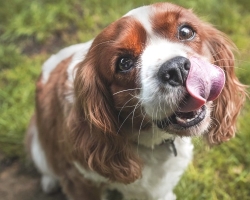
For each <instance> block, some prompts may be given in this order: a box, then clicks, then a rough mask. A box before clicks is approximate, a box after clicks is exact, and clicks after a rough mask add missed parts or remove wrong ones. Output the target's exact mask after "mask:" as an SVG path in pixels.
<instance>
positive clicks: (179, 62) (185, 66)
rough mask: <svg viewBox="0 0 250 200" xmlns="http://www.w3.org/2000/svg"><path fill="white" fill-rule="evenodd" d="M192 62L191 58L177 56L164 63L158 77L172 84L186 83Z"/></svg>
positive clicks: (165, 82) (163, 81)
mask: <svg viewBox="0 0 250 200" xmlns="http://www.w3.org/2000/svg"><path fill="white" fill-rule="evenodd" d="M190 67H191V63H190V61H189V59H187V58H185V57H182V56H177V57H174V58H172V59H170V60H168V61H167V62H165V63H163V65H162V66H161V67H160V69H159V71H158V74H157V75H158V78H159V80H160V81H161V82H162V83H164V84H167V83H168V84H170V85H171V86H180V85H183V86H184V85H185V82H186V79H187V76H188V72H189V69H190Z"/></svg>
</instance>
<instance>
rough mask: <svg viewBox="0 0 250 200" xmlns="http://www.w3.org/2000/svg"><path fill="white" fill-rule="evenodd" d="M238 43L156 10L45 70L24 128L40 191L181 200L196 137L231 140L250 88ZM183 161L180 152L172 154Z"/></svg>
mask: <svg viewBox="0 0 250 200" xmlns="http://www.w3.org/2000/svg"><path fill="white" fill-rule="evenodd" d="M233 47H234V45H233V44H232V43H231V42H230V41H229V40H228V39H227V38H226V37H225V35H224V34H223V33H221V32H220V31H218V30H216V29H215V28H213V27H212V26H211V25H209V24H207V23H205V22H203V21H201V20H200V19H199V18H197V17H196V15H194V14H193V13H192V11H191V10H187V9H184V8H182V7H179V6H176V5H173V4H170V3H157V4H153V5H149V6H143V7H140V8H137V9H134V10H131V11H130V12H128V13H127V14H126V15H125V16H123V17H122V18H121V19H119V20H117V21H115V22H113V23H112V24H110V25H109V26H108V27H106V28H105V29H104V30H103V31H102V32H101V33H100V34H99V35H98V36H97V37H96V38H95V39H93V40H92V41H89V42H87V43H83V44H77V45H73V46H70V47H68V48H65V49H63V50H61V51H60V52H59V53H57V54H56V55H53V56H52V57H50V58H49V59H48V60H47V61H46V62H45V63H44V65H43V69H42V74H41V76H40V78H39V80H38V82H37V90H36V112H35V115H34V117H33V118H32V120H31V123H30V126H29V129H28V135H27V136H28V140H29V150H30V153H31V157H32V160H33V161H34V163H35V165H36V167H37V168H38V169H39V171H40V172H41V174H42V188H43V190H44V191H45V192H47V193H50V192H53V191H54V190H55V189H56V188H57V187H58V185H60V186H61V187H62V190H63V192H64V193H65V194H66V195H67V197H68V198H69V199H72V200H100V199H106V197H105V196H106V195H105V194H106V192H105V191H107V190H113V189H115V190H118V191H119V192H120V193H121V194H122V196H123V199H126V200H131V199H139V200H170V199H175V195H174V193H173V188H174V187H175V185H176V184H177V182H178V180H179V179H180V176H181V175H182V173H183V172H184V170H185V168H186V167H187V165H188V164H189V162H190V161H191V159H192V149H193V146H192V143H191V139H190V136H199V135H205V138H207V140H208V141H209V143H210V144H217V143H221V142H224V141H227V140H229V139H230V138H231V137H233V136H234V135H235V122H236V117H237V115H238V113H239V111H240V109H241V107H242V104H243V102H244V99H245V87H244V85H242V84H241V83H240V82H239V81H238V79H237V78H236V76H235V72H234V56H233V53H232V51H231V49H232V48H233ZM176 154H177V155H176Z"/></svg>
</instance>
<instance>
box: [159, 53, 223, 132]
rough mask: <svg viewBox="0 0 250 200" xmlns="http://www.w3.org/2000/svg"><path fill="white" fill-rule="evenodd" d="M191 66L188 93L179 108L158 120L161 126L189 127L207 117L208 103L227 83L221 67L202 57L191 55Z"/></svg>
mask: <svg viewBox="0 0 250 200" xmlns="http://www.w3.org/2000/svg"><path fill="white" fill-rule="evenodd" d="M189 60H190V63H191V67H190V70H189V73H188V76H187V79H186V83H185V87H186V90H187V95H186V97H185V98H184V99H182V101H181V102H180V105H179V106H178V110H176V111H175V112H174V114H172V115H171V116H168V117H167V118H165V119H163V120H162V119H161V120H156V122H155V123H156V124H157V126H158V127H159V128H161V129H165V128H168V127H171V129H173V128H174V129H177V130H179V129H189V128H192V127H194V126H199V124H200V123H201V122H202V121H203V120H204V119H205V117H206V110H207V109H206V103H207V102H209V101H213V100H215V99H216V98H217V97H218V96H219V95H220V93H221V91H222V89H223V87H224V84H225V74H224V72H223V70H222V69H221V68H219V67H218V66H215V65H212V64H210V63H208V62H206V61H204V60H202V59H199V58H196V57H191V58H190V59H189Z"/></svg>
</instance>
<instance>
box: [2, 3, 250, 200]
mask: <svg viewBox="0 0 250 200" xmlns="http://www.w3.org/2000/svg"><path fill="white" fill-rule="evenodd" d="M153 2H154V1H153V0H151V1H150V0H127V1H126V2H125V1H124V2H119V1H117V0H109V1H101V0H82V1H81V0H53V1H51V0H25V1H24V0H9V1H1V5H0V152H2V154H4V155H5V156H6V157H16V158H23V157H24V150H23V136H24V133H25V130H26V127H27V124H28V121H29V118H30V116H31V114H32V112H33V110H34V89H35V84H34V83H35V81H36V79H37V77H38V75H39V73H40V70H41V64H42V63H43V61H45V59H47V58H48V57H49V56H50V54H51V53H55V52H56V51H58V50H59V49H60V48H62V47H65V46H67V45H70V44H75V43H79V42H85V41H87V40H89V39H91V38H93V37H95V36H96V34H98V33H99V31H100V30H102V29H103V28H104V27H105V26H106V25H108V24H109V23H110V22H112V21H114V20H115V19H117V18H119V17H121V16H122V15H124V14H125V13H126V12H128V11H129V10H130V9H132V8H135V7H138V6H141V5H146V4H150V3H153ZM171 2H173V3H176V4H179V5H182V6H184V7H186V8H192V9H193V10H194V12H195V13H197V14H198V15H199V16H201V17H202V18H203V19H204V20H205V21H208V22H210V23H212V24H214V25H215V26H216V27H217V28H218V29H220V30H222V31H223V32H225V33H226V34H228V35H229V37H230V38H231V39H232V40H233V41H234V42H235V43H236V45H237V47H238V48H239V52H240V54H239V55H236V60H237V73H238V76H239V78H240V80H241V81H242V82H243V83H245V84H250V78H249V77H250V67H249V65H250V58H249V55H250V54H249V52H250V1H249V0H223V1H217V0H175V1H174V0H173V1H171ZM249 110H250V104H249V103H247V104H246V106H245V109H244V111H243V112H242V114H241V117H240V120H239V129H238V134H237V136H236V138H234V139H232V140H231V141H229V142H227V143H225V144H223V145H220V146H217V147H214V148H212V149H209V148H208V147H207V146H206V145H205V144H204V143H203V142H202V141H201V139H195V140H194V143H195V155H194V162H193V163H192V164H191V165H190V166H189V168H188V170H187V172H186V173H185V175H184V176H183V178H182V180H181V182H180V183H179V185H178V186H177V188H176V193H177V196H178V199H184V200H194V199H199V200H203V199H204V200H210V199H211V200H221V199H230V200H231V199H235V200H236V199H237V200H239V199H243V200H245V199H250V174H249V171H250V153H249V152H250V144H249V143H250V133H249V132H250V125H249V121H250V112H249Z"/></svg>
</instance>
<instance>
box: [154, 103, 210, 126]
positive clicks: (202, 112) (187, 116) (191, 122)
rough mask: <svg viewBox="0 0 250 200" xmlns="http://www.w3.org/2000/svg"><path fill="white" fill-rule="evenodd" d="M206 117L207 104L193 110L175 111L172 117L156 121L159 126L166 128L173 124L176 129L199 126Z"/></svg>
mask: <svg viewBox="0 0 250 200" xmlns="http://www.w3.org/2000/svg"><path fill="white" fill-rule="evenodd" d="M205 117H206V106H205V105H203V106H202V107H201V108H199V109H198V110H195V111H191V112H175V113H174V114H173V115H171V116H170V117H167V118H164V119H163V120H157V121H155V123H156V124H157V126H158V128H160V129H165V128H167V127H169V126H173V127H174V128H175V129H188V128H191V127H194V126H197V125H198V124H199V123H200V122H201V121H202V120H203V119H205Z"/></svg>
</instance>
